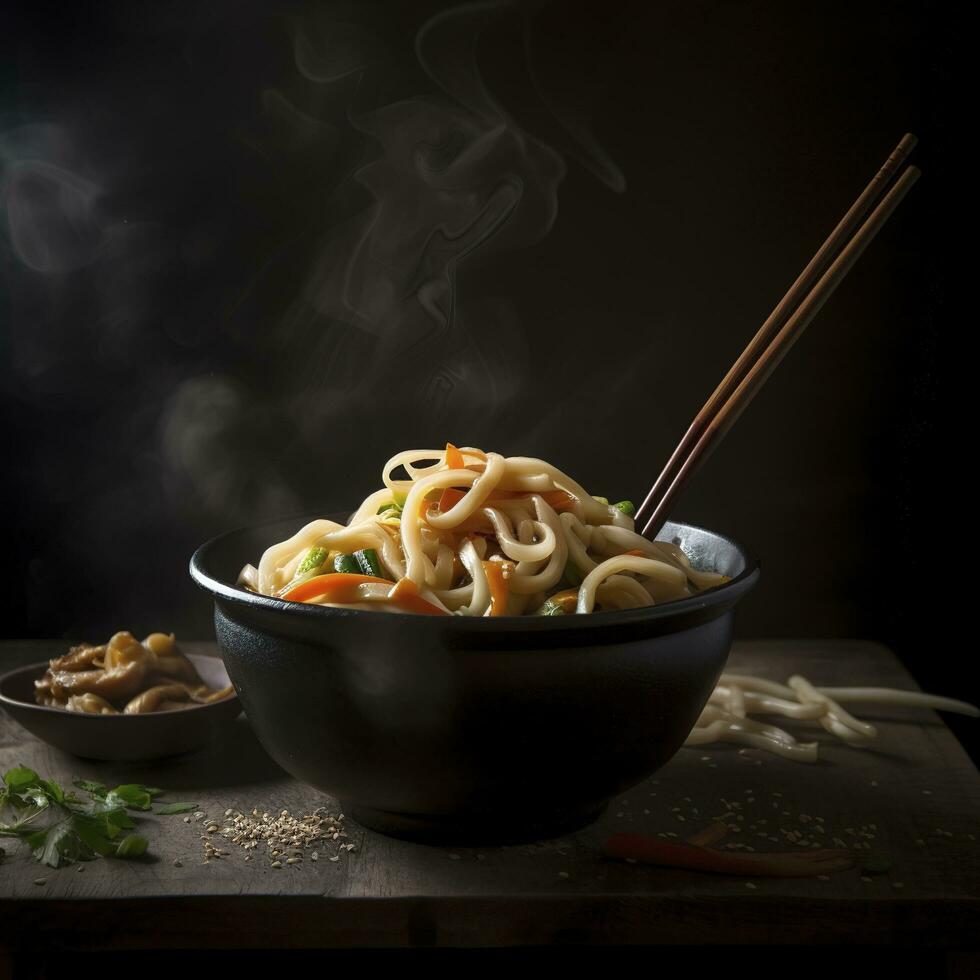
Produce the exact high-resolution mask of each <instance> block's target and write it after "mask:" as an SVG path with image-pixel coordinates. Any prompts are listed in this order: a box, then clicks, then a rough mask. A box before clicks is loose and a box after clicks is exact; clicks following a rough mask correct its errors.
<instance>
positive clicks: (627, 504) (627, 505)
mask: <svg viewBox="0 0 980 980" xmlns="http://www.w3.org/2000/svg"><path fill="white" fill-rule="evenodd" d="M613 507H615V508H616V510H621V511H622V512H623V513H624V514H625V515H626V516H627V517H632V516H633V515H634V514H635V513H636V508H635V507H634V506H633V504H632V502H631V501H629V500H621V501H620V502H619V503H618V504H613Z"/></svg>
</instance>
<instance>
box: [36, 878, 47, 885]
mask: <svg viewBox="0 0 980 980" xmlns="http://www.w3.org/2000/svg"><path fill="white" fill-rule="evenodd" d="M47 883H48V879H47V878H35V879H34V884H35V885H46V884H47Z"/></svg>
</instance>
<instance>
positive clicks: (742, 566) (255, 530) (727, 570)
mask: <svg viewBox="0 0 980 980" xmlns="http://www.w3.org/2000/svg"><path fill="white" fill-rule="evenodd" d="M349 516H350V514H349V513H347V512H345V513H340V514H336V513H335V514H326V515H324V514H312V515H311V514H305V515H304V514H301V515H297V516H295V517H289V518H284V519H279V520H276V521H270V522H268V523H265V524H258V525H254V526H252V527H246V528H239V529H237V530H234V531H229V532H227V533H225V534H222V535H219V536H218V537H216V538H213V539H212V540H211V541H208V542H207V543H206V544H204V545H202V546H201V547H200V548H199V549H198V550H197V552H196V553H195V554H194V556H193V558H192V559H191V575H192V577H193V578H194V579H195V580H196V581H197V583H198V584H199V585H200V586H202V587H203V588H204V589H206V590H207V591H209V592H211V593H212V594H214V595H215V596H217V597H222V598H225V599H230V600H232V601H234V602H238V603H242V602H245V603H249V604H251V605H257V606H266V607H270V608H271V607H276V608H278V609H280V610H283V609H285V608H286V607H296V606H297V605H302V604H297V603H283V602H282V601H281V600H277V599H273V598H271V597H269V596H261V595H256V594H255V593H251V592H247V591H246V590H244V589H240V588H238V587H236V585H235V582H236V581H237V579H238V575H239V573H240V572H241V570H242V567H243V566H244V565H245V564H253V565H254V564H257V563H258V561H259V559H260V558H261V556H262V553H263V552H264V551H265V549H266V548H268V547H269V546H270V545H273V544H275V543H277V542H279V541H284V540H286V539H287V538H289V537H292V535H294V534H295V533H296V531H297V530H299V528H301V527H302V526H303V525H304V524H306V523H309V522H310V521H312V520H315V519H316V518H318V517H326V518H327V519H328V520H334V521H337V522H338V523H341V524H343V523H346V522H347V520H348V518H349ZM657 539H658V540H660V541H670V542H672V543H674V544H676V545H678V546H679V547H680V548H681V549H682V550H683V551H684V552H685V554H686V555H687V556H688V558H689V559H690V561H691V564H692V565H693V566H694V567H695V568H696V569H698V570H701V571H715V572H720V573H722V574H723V575H727V576H728V577H729V579H730V580H731V581H729V582H727V583H726V584H724V585H721V586H716V587H715V588H714V589H708V590H705V591H704V592H701V593H698V594H696V595H694V596H690V597H688V598H686V599H678V600H674V601H673V602H669V603H662V604H660V605H658V606H647V607H642V608H640V609H633V610H615V611H609V612H598V613H593V614H591V615H590V616H561V617H531V616H500V617H494V618H493V619H492V620H490V619H486V618H483V617H465V616H463V617H452V619H453V621H454V624H455V625H458V626H463V627H464V628H476V629H479V628H483V627H486V628H489V627H493V628H499V627H501V626H503V625H504V624H505V623H508V622H512V623H518V622H519V623H522V624H524V625H525V626H526V627H529V628H535V627H537V628H545V627H550V628H551V629H552V630H556V631H557V630H561V631H564V630H566V629H568V628H576V627H584V626H585V625H586V622H585V621H587V622H588V624H589V625H590V626H598V625H601V624H603V623H607V622H608V623H610V624H611V623H619V622H622V623H625V622H626V621H628V620H630V619H649V618H660V617H662V616H665V615H668V616H669V615H673V614H675V613H681V612H682V611H683V610H684V609H685V608H689V607H691V606H698V605H701V604H703V603H704V602H705V601H706V600H705V597H706V596H708V595H710V594H719V598H720V597H721V596H720V594H729V595H730V598H731V599H732V600H734V599H735V598H737V597H738V596H740V595H741V594H742V593H743V592H744V591H745V590H746V589H747V588H748V587H750V586H751V585H752V584H754V580H755V578H756V577H757V575H758V561H757V560H756V559H755V557H754V556H752V554H751V553H750V552H748V551H747V550H746V549H745V548H744V547H743V546H742V545H740V544H739V543H738V542H736V541H734V540H733V539H732V538H730V537H728V536H726V535H724V534H720V533H719V532H717V531H709V530H708V529H706V528H702V527H697V526H695V525H693V524H683V523H680V522H675V521H670V522H668V523H667V524H665V525H664V527H663V530H662V531H661V533H660V534H659V535H658V538H657ZM290 611H291V612H294V613H296V614H323V613H330V614H337V613H338V612H339V611H338V610H335V609H330V608H328V607H320V606H308V607H306V608H304V609H302V610H298V609H291V610H290ZM342 614H343V615H347V616H356V617H362V616H372V617H373V616H376V615H377V613H374V612H363V611H361V610H343V611H342ZM385 615H386V616H395V617H398V618H405V619H417V618H418V617H414V616H411V615H410V614H404V615H400V614H398V613H390V612H389V613H385ZM533 620H540V622H537V623H532V621H533ZM464 624H465V625H464Z"/></svg>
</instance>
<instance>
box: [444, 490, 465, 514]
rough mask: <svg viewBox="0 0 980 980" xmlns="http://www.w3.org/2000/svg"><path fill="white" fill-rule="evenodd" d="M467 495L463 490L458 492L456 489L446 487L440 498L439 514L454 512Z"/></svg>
mask: <svg viewBox="0 0 980 980" xmlns="http://www.w3.org/2000/svg"><path fill="white" fill-rule="evenodd" d="M465 496H466V494H465V493H463V491H462V490H456V489H455V488H454V487H446V489H445V490H443V491H442V496H441V497H440V498H439V513H440V514H445V513H446V511H449V510H452V509H453V507H455V506H456V505H457V504H458V503H459V502H460V501H461V500H462V499H463V497H465Z"/></svg>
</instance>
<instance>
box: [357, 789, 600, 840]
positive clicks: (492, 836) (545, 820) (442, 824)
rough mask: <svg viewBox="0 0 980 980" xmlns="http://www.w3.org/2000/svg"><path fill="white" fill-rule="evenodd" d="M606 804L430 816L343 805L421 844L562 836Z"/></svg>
mask: <svg viewBox="0 0 980 980" xmlns="http://www.w3.org/2000/svg"><path fill="white" fill-rule="evenodd" d="M608 805H609V801H608V800H603V801H602V802H601V803H600V804H598V805H595V804H591V805H589V806H587V807H582V808H579V809H573V810H569V809H563V810H562V811H560V812H558V813H550V814H546V815H545V814H536V815H532V816H528V817H526V818H525V817H523V816H522V815H521V807H520V805H519V804H518V805H514V806H508V807H506V808H505V811H504V813H501V814H499V815H497V816H496V817H493V818H491V817H490V815H489V814H487V815H484V814H472V815H469V816H434V815H428V814H417V813H394V812H391V811H388V810H375V809H373V808H372V807H362V806H357V805H356V804H353V803H345V804H343V808H344V812H345V813H346V814H348V815H349V816H351V817H353V818H354V820H356V821H357V822H358V823H359V824H360V825H361V826H362V827H367V828H368V829H369V830H376V831H377V832H378V833H380V834H385V835H387V836H388V837H398V838H400V839H401V840H411V841H416V842H418V843H423V844H459V845H469V846H477V845H481V844H482V845H487V846H489V845H492V844H529V843H531V842H533V841H538V840H546V839H548V838H551V837H562V836H564V835H565V834H570V833H573V832H574V831H576V830H581V829H582V828H583V827H586V826H588V825H589V824H590V823H593V822H594V821H595V820H597V819H598V818H599V817H600V816H601V815H602V813H603V811H604V810H605V809H606V807H607V806H608Z"/></svg>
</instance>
